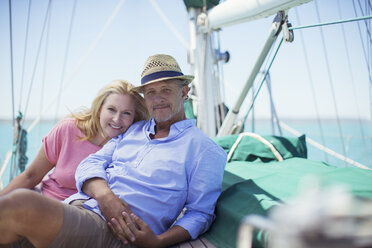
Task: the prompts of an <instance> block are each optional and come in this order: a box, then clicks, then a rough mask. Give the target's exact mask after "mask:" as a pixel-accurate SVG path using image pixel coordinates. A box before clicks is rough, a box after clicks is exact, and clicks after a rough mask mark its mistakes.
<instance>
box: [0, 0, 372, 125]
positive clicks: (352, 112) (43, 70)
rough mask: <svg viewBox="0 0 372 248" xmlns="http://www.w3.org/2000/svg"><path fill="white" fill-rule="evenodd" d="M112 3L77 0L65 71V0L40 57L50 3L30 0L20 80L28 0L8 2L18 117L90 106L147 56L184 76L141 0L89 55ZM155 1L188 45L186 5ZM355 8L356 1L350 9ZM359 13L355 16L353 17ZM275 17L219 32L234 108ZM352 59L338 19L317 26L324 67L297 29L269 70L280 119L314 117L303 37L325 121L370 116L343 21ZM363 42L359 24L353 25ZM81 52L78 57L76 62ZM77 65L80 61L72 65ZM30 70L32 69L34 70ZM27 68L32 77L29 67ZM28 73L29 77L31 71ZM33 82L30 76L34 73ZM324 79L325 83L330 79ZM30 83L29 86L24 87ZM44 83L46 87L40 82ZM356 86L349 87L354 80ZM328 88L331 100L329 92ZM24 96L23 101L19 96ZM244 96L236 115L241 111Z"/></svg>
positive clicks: (324, 16) (6, 64)
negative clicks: (161, 58)
mask: <svg viewBox="0 0 372 248" xmlns="http://www.w3.org/2000/svg"><path fill="white" fill-rule="evenodd" d="M120 2H121V1H120V0H105V1H102V0H78V1H77V6H76V13H75V19H74V23H73V28H72V33H71V43H70V47H69V51H68V60H67V62H66V69H65V74H64V76H62V68H63V64H64V58H65V53H66V46H67V37H68V30H69V25H70V18H71V13H72V6H73V1H72V0H54V1H53V3H52V7H51V8H52V9H51V19H50V23H49V27H48V28H49V32H48V33H49V34H48V46H47V53H46V49H45V47H46V46H45V40H46V38H45V37H44V39H43V43H42V46H41V49H40V55H39V60H38V63H37V66H35V61H36V56H37V55H36V54H37V50H38V46H39V41H40V36H41V32H42V27H43V21H44V18H45V13H46V8H47V3H48V1H46V0H38V1H35V0H34V1H32V4H31V9H30V11H31V12H30V13H31V15H30V22H29V25H30V26H29V34H28V43H27V53H26V60H25V67H24V68H25V69H24V74H23V75H24V80H23V86H22V83H21V82H22V64H23V57H24V47H25V43H24V41H25V34H26V19H27V4H28V0H17V1H12V15H13V19H12V20H13V30H12V31H13V64H14V102H15V109H16V110H18V108H19V106H21V110H22V111H24V109H25V105H26V99H27V96H28V94H30V98H29V99H30V100H29V104H28V107H27V113H26V117H27V118H28V119H33V118H35V117H36V116H38V115H39V113H40V111H41V110H42V109H44V108H45V106H48V107H49V106H50V108H49V110H48V111H47V112H46V113H45V114H44V115H43V118H54V117H55V116H57V117H58V118H61V117H63V116H65V115H67V114H68V113H69V112H70V111H74V110H76V109H78V108H79V107H81V106H90V103H91V101H92V100H93V98H94V97H95V95H96V94H97V92H98V90H99V89H100V88H101V87H102V86H103V85H105V84H106V83H108V82H110V81H111V80H115V79H126V80H128V81H130V82H132V83H133V84H136V85H138V83H139V81H140V74H141V71H142V67H143V64H144V62H145V60H146V58H147V57H148V56H150V55H152V54H155V53H167V54H171V55H173V56H174V57H175V58H176V59H177V60H178V61H179V63H180V66H181V68H182V69H183V71H184V72H185V73H188V70H189V68H188V64H187V49H186V48H185V46H184V44H183V43H182V42H181V41H180V40H179V39H178V38H177V37H176V36H175V35H174V34H173V33H172V31H171V30H170V29H169V28H168V27H167V26H166V25H165V23H164V20H163V19H162V18H161V17H160V16H159V15H158V13H157V12H156V10H155V9H154V7H153V5H152V4H151V2H150V1H148V0H141V1H132V0H127V1H124V3H123V4H122V6H121V8H120V9H119V10H118V12H117V15H116V17H115V18H114V19H113V20H112V22H111V25H110V26H109V27H108V28H107V30H106V31H105V33H104V34H103V36H102V38H101V39H100V40H99V41H98V42H97V43H96V46H95V49H94V50H92V51H90V50H89V48H90V47H91V45H92V43H93V42H94V41H95V40H96V38H97V36H98V35H99V34H100V32H101V31H102V29H103V28H104V26H105V23H106V22H107V20H108V19H109V17H110V16H111V15H112V13H113V12H114V10H115V8H117V6H118V4H119V3H120ZM156 3H157V5H158V6H159V7H160V8H161V10H162V11H163V13H164V14H165V16H166V17H167V18H168V19H169V21H170V22H171V23H172V25H173V26H174V27H175V28H176V29H177V32H178V33H179V34H180V36H181V37H183V40H184V41H186V42H188V39H189V38H188V17H187V11H186V8H185V6H184V4H183V1H181V0H158V1H156ZM339 3H340V7H341V8H340V10H341V14H342V18H343V19H346V18H352V17H354V16H355V14H354V8H353V2H352V1H351V0H339ZM317 4H318V7H319V14H320V18H321V21H322V22H326V21H334V20H339V19H340V16H339V11H338V1H337V0H327V1H326V0H323V1H317ZM357 7H358V10H359V6H358V5H357ZM297 13H298V14H299V17H300V19H297V14H296V11H295V9H291V10H290V11H289V21H290V22H291V23H292V25H293V26H299V24H302V25H305V24H313V23H318V19H317V15H316V9H315V4H314V2H310V3H307V4H304V5H301V6H299V7H297ZM361 15H362V14H360V12H358V16H361ZM272 19H273V16H270V17H268V18H264V19H261V20H256V21H251V22H248V23H244V24H238V25H235V26H232V27H226V28H224V29H223V30H222V31H221V32H220V44H221V48H222V50H223V51H224V50H228V51H229V52H230V54H231V60H230V62H229V63H227V64H226V65H225V66H224V79H225V97H226V103H227V105H228V106H232V105H233V104H234V103H235V102H234V100H236V99H237V95H238V94H239V92H240V89H242V87H243V85H244V83H245V81H246V80H247V78H248V75H249V73H250V70H251V68H252V66H253V64H254V63H255V60H256V58H257V56H258V53H259V51H260V49H261V47H262V44H263V43H264V42H265V39H266V36H267V34H268V31H269V29H270V25H271V22H272ZM343 27H344V30H345V34H346V42H347V45H348V48H347V49H348V52H349V57H350V64H351V65H352V68H351V71H350V70H349V66H348V60H347V56H346V54H347V53H346V49H345V43H344V36H343V33H342V28H341V26H340V25H337V26H327V27H323V32H324V36H325V40H324V41H325V46H326V51H327V59H328V60H329V63H330V66H329V68H330V70H329V72H328V71H327V65H326V63H325V60H326V59H325V55H324V53H323V45H322V40H321V38H320V31H319V29H318V28H314V29H306V30H303V31H301V32H299V31H295V41H294V42H293V43H285V44H283V45H282V48H281V50H280V51H279V53H278V56H277V59H276V61H275V63H274V65H273V67H272V70H271V80H272V84H273V85H272V87H273V98H274V102H275V104H276V110H277V112H278V115H279V117H282V118H315V117H316V112H315V108H314V103H313V97H312V95H311V87H310V84H309V81H310V78H309V76H308V72H307V69H306V63H305V60H304V48H303V46H302V40H301V39H302V38H301V35H302V37H303V39H304V43H305V46H306V52H307V56H308V61H309V65H310V66H309V68H310V71H311V78H312V81H313V85H314V86H313V87H314V89H315V93H316V96H315V97H316V101H317V105H318V108H319V114H320V116H321V117H324V118H331V119H332V118H335V117H336V112H338V115H339V116H340V118H358V117H359V116H360V117H361V118H362V119H367V120H371V109H370V90H371V88H370V85H369V81H368V71H367V67H366V62H365V58H364V55H363V50H362V47H361V45H360V44H361V39H360V37H359V31H358V26H357V24H356V23H355V22H354V23H348V24H344V26H343ZM360 27H361V30H362V35H363V41H364V42H365V29H364V23H363V22H360ZM0 32H1V35H0V54H1V56H0V77H1V78H0V80H1V90H0V99H1V102H2V104H1V106H2V110H1V111H0V119H4V118H6V119H9V118H11V117H12V98H11V96H12V91H11V83H10V82H11V77H10V75H11V74H10V71H11V70H10V49H9V47H10V45H9V16H8V1H6V0H0ZM82 58H84V60H82ZM81 61H82V63H80V62H81ZM34 68H36V69H34ZM34 70H35V73H33V72H34ZM33 75H34V76H33ZM32 78H33V79H32ZM62 78H64V79H66V80H67V79H68V80H67V87H66V88H65V89H64V90H63V92H62V94H61V98H60V99H61V103H60V105H59V109H58V110H56V106H55V105H53V104H51V101H52V99H55V98H56V97H57V95H58V94H57V93H58V92H59V90H58V89H59V87H60V82H61V81H62ZM330 79H331V82H332V83H330ZM31 82H32V91H31V92H30V93H29V89H30V84H31ZM43 82H44V83H43ZM353 85H354V86H353ZM332 87H333V88H334V98H335V100H336V101H335V102H336V103H334V101H333V96H332V93H331V88H332ZM266 92H267V90H266V86H265V87H263V90H262V94H260V95H259V97H258V98H257V107H256V110H255V113H256V115H257V116H258V117H268V116H269V113H270V110H269V100H268V98H267V93H266ZM20 99H22V101H20ZM248 106H249V102H248V101H247V102H245V103H244V106H243V110H242V112H244V109H247V108H248Z"/></svg>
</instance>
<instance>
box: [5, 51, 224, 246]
mask: <svg viewBox="0 0 372 248" xmlns="http://www.w3.org/2000/svg"><path fill="white" fill-rule="evenodd" d="M141 77H142V79H141V86H139V87H137V89H136V90H138V91H140V92H142V93H143V94H144V97H145V102H146V105H147V108H148V110H149V113H150V115H151V116H152V119H151V120H150V121H148V122H146V121H141V122H137V123H135V124H133V125H132V126H131V127H130V128H129V129H128V131H127V132H126V133H125V134H123V135H120V136H118V137H117V138H114V139H112V140H111V141H109V142H108V143H107V144H106V145H105V146H104V147H103V148H102V149H101V150H100V151H99V152H97V153H96V154H92V155H91V156H89V157H88V158H87V159H85V160H84V161H83V162H82V163H81V164H80V165H79V167H78V170H77V171H76V176H75V177H76V183H77V188H78V190H79V192H78V193H77V194H75V195H73V196H71V197H70V198H68V199H66V200H65V202H66V203H70V204H71V205H67V204H62V203H60V202H57V201H53V200H51V199H46V198H45V197H43V196H41V195H38V194H37V193H34V192H31V191H26V190H18V191H15V192H13V193H11V194H9V195H8V196H7V197H4V198H0V233H1V234H2V235H0V243H9V242H14V241H16V240H18V239H19V238H20V237H22V236H23V237H26V238H27V239H28V240H29V242H31V243H32V244H33V245H35V246H36V247H47V246H48V247H122V244H123V243H124V244H125V245H127V247H131V246H133V245H134V246H136V247H167V246H170V245H173V244H176V243H179V242H183V241H186V240H188V239H190V238H196V237H198V236H199V235H200V234H202V233H203V232H205V231H206V230H207V229H208V228H209V226H210V224H211V223H212V221H213V218H214V214H213V213H214V207H215V203H216V201H217V198H218V196H219V194H220V192H221V183H222V176H223V171H224V166H225V163H226V153H225V152H224V151H223V149H222V148H220V147H219V146H217V145H216V144H215V143H214V142H213V141H212V140H210V139H209V138H207V137H206V136H205V135H204V134H203V133H202V132H201V131H200V130H199V129H198V128H196V127H195V126H194V124H193V123H194V122H193V121H192V120H187V119H186V117H185V111H184V107H183V103H184V101H185V99H186V98H187V93H188V91H189V87H188V84H189V83H190V82H191V81H192V79H193V76H187V75H183V73H182V71H181V69H180V68H179V66H178V64H177V62H176V61H175V59H174V58H173V57H171V56H169V55H154V56H151V57H149V59H148V60H147V61H146V63H145V66H144V70H143V72H142V76H141ZM22 204H23V205H22ZM184 208H185V209H186V211H185V212H184V215H183V216H182V217H181V218H179V219H178V220H177V221H176V219H177V217H178V216H179V215H180V213H181V211H182V210H183V209H184ZM104 219H105V220H106V221H107V224H108V226H109V227H110V228H111V231H112V232H111V231H110V229H109V228H108V227H107V224H106V221H105V220H104ZM21 242H25V243H27V242H26V239H23V240H22V241H19V242H18V243H21Z"/></svg>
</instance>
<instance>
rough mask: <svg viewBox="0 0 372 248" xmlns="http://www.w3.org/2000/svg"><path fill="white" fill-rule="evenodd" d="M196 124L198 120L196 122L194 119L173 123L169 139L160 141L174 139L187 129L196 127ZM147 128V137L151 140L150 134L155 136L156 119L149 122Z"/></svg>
mask: <svg viewBox="0 0 372 248" xmlns="http://www.w3.org/2000/svg"><path fill="white" fill-rule="evenodd" d="M195 124H196V120H194V119H186V120H182V121H179V122H176V123H173V124H172V126H171V128H170V131H169V135H168V137H165V138H161V139H158V140H168V139H172V138H174V137H176V136H177V135H178V134H179V133H182V132H183V131H184V130H185V129H187V128H189V127H192V126H195ZM146 126H147V127H146V136H147V137H148V138H150V134H155V126H156V123H155V120H154V118H151V119H150V120H149V121H148V123H147V125H146Z"/></svg>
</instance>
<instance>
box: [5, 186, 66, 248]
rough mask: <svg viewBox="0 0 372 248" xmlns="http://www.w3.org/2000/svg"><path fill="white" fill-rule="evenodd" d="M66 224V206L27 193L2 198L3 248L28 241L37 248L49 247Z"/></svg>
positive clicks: (11, 194) (18, 190) (33, 193)
mask: <svg viewBox="0 0 372 248" xmlns="http://www.w3.org/2000/svg"><path fill="white" fill-rule="evenodd" d="M62 223H63V203H61V202H59V201H57V200H54V199H51V198H48V197H45V196H43V195H41V194H40V193H37V192H35V191H32V190H27V189H17V190H14V191H12V192H10V193H9V194H6V195H5V196H2V197H0V233H1V235H0V244H7V243H11V242H14V241H16V240H18V239H20V238H21V237H26V238H27V239H28V240H29V241H30V242H31V243H33V244H34V245H35V246H36V247H47V246H48V245H49V244H50V243H51V242H52V241H53V240H54V238H55V237H56V236H57V234H58V232H59V231H60V229H61V227H62Z"/></svg>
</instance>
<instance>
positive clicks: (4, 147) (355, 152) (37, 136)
mask: <svg viewBox="0 0 372 248" xmlns="http://www.w3.org/2000/svg"><path fill="white" fill-rule="evenodd" d="M282 121H284V122H285V123H286V124H288V125H290V126H291V127H292V128H295V129H296V130H297V131H299V132H300V133H303V134H306V136H307V137H309V138H311V139H313V140H315V141H317V142H318V143H320V144H323V143H322V138H321V135H320V131H319V125H318V123H317V121H316V120H282ZM30 124H31V123H25V125H24V127H25V129H26V130H27V128H28V126H29V125H30ZM53 125H54V122H53V121H42V122H40V124H39V125H37V126H36V127H35V128H34V129H33V130H32V131H31V132H30V133H29V134H28V148H27V156H28V158H29V162H28V164H29V163H30V162H31V161H32V160H33V159H34V158H35V156H36V154H37V152H38V151H39V149H40V147H41V144H42V143H41V140H42V137H43V136H44V135H45V134H47V133H48V132H49V130H50V129H51V128H52V127H53ZM321 125H322V130H323V134H324V142H325V146H326V147H328V148H330V149H332V150H334V151H336V152H338V153H340V154H343V149H342V145H341V144H342V141H341V138H340V136H339V128H338V125H337V122H336V121H334V120H326V121H322V124H321ZM271 130H272V128H271V123H270V121H269V120H258V121H256V123H255V125H254V131H255V132H256V133H258V134H260V135H268V134H272V131H271ZM341 130H342V134H343V139H342V140H343V143H344V146H345V152H346V156H347V157H348V158H350V159H352V160H354V161H356V162H359V163H361V164H363V165H366V166H368V167H370V168H372V121H362V122H361V123H360V122H359V121H357V120H342V122H341ZM246 131H248V132H251V131H252V125H251V124H247V125H246ZM275 131H276V133H275V134H276V135H278V134H279V133H278V129H276V130H275ZM282 131H283V136H288V137H293V135H292V134H290V133H289V132H286V131H285V130H282ZM362 133H363V135H364V136H362ZM0 137H1V138H0V167H1V168H2V166H3V164H4V160H5V157H6V153H7V152H8V151H10V150H11V149H12V142H13V128H12V123H11V121H0ZM308 158H309V159H311V160H317V161H325V162H328V163H330V164H332V165H336V166H345V163H344V162H343V161H341V160H339V159H336V158H333V157H331V156H330V155H327V156H326V155H325V153H324V152H322V151H320V150H318V149H316V148H314V147H312V146H310V145H308ZM9 174H10V173H9V165H8V167H7V169H6V170H5V171H4V174H3V177H2V184H3V186H4V185H6V184H7V183H8V181H9Z"/></svg>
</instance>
